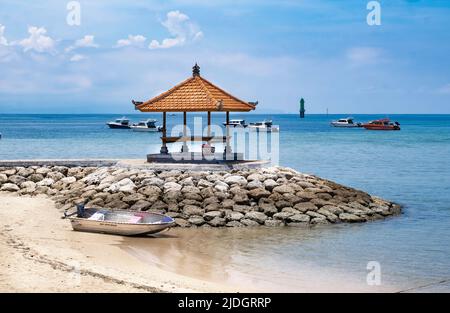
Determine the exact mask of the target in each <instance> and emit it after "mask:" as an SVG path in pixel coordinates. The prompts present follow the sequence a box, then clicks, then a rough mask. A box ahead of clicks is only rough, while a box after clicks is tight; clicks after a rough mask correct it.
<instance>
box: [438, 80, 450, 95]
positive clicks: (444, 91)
mask: <svg viewBox="0 0 450 313" xmlns="http://www.w3.org/2000/svg"><path fill="white" fill-rule="evenodd" d="M438 93H440V94H445V95H449V94H450V83H449V84H447V85H444V86H442V87H441V88H439V89H438Z"/></svg>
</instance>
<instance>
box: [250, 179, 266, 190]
mask: <svg viewBox="0 0 450 313" xmlns="http://www.w3.org/2000/svg"><path fill="white" fill-rule="evenodd" d="M256 188H259V189H264V184H263V183H262V182H260V181H259V180H252V181H250V182H249V183H248V184H247V189H248V190H252V189H256Z"/></svg>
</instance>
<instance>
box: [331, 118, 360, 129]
mask: <svg viewBox="0 0 450 313" xmlns="http://www.w3.org/2000/svg"><path fill="white" fill-rule="evenodd" d="M330 124H331V126H334V127H343V128H355V127H361V126H362V125H361V123H355V122H354V121H353V117H347V118H341V119H339V120H337V121H332V122H331V123H330Z"/></svg>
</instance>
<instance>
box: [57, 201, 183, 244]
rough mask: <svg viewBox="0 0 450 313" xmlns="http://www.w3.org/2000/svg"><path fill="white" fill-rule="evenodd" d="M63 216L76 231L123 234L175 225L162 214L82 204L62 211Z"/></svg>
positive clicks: (157, 230)
mask: <svg viewBox="0 0 450 313" xmlns="http://www.w3.org/2000/svg"><path fill="white" fill-rule="evenodd" d="M75 214H76V215H75ZM63 218H68V219H69V220H70V223H71V224H72V228H73V230H76V231H85V232H95V233H107V234H114V235H123V236H136V235H147V234H154V233H158V232H160V231H163V230H165V229H168V228H169V227H172V226H174V225H175V220H174V219H173V218H171V217H169V216H166V215H163V214H158V213H151V212H141V211H139V212H137V211H136V212H135V211H127V210H108V209H94V208H85V207H84V205H82V204H79V205H77V211H76V212H74V213H72V214H69V215H68V214H66V212H64V217H63Z"/></svg>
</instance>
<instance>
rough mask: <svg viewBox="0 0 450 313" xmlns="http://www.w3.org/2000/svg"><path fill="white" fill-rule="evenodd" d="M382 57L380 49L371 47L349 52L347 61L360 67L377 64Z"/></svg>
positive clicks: (356, 48)
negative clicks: (361, 65)
mask: <svg viewBox="0 0 450 313" xmlns="http://www.w3.org/2000/svg"><path fill="white" fill-rule="evenodd" d="M381 55H382V51H381V50H380V49H378V48H371V47H354V48H351V49H349V50H348V51H347V59H348V60H350V62H352V63H353V64H359V65H360V64H373V63H376V62H377V61H378V60H379V58H380V57H381Z"/></svg>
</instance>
